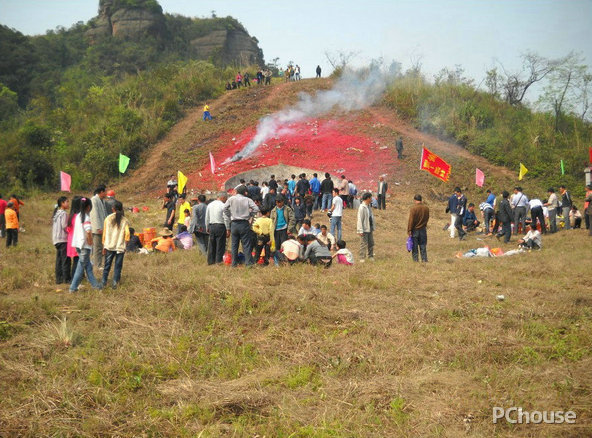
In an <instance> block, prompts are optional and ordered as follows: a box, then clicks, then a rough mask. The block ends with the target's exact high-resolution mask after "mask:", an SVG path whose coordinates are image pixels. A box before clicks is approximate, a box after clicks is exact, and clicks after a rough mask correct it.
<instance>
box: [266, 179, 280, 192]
mask: <svg viewBox="0 0 592 438" xmlns="http://www.w3.org/2000/svg"><path fill="white" fill-rule="evenodd" d="M267 185H268V187H269V188H270V189H276V191H277V188H278V183H277V181H276V180H275V179H270V180H269V183H268V184H267Z"/></svg>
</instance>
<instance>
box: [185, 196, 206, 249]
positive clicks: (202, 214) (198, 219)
mask: <svg viewBox="0 0 592 438" xmlns="http://www.w3.org/2000/svg"><path fill="white" fill-rule="evenodd" d="M207 209H208V206H207V204H206V197H205V195H199V196H198V197H197V204H195V205H194V206H193V213H192V215H191V224H189V232H190V233H193V234H195V239H196V240H197V246H198V247H199V250H200V251H201V252H202V254H203V255H205V256H207V254H208V240H209V236H208V233H207V232H206V210H207Z"/></svg>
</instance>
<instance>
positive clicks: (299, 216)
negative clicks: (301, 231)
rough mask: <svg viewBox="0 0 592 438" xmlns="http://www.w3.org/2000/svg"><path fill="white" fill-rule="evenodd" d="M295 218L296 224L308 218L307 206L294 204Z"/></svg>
mask: <svg viewBox="0 0 592 438" xmlns="http://www.w3.org/2000/svg"><path fill="white" fill-rule="evenodd" d="M294 217H295V218H296V222H300V221H303V220H304V218H305V217H306V205H304V203H303V202H301V203H300V205H296V204H294Z"/></svg>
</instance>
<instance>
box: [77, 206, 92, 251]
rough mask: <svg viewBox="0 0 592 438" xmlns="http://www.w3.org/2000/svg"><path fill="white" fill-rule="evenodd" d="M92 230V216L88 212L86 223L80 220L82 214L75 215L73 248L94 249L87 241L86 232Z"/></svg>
mask: <svg viewBox="0 0 592 438" xmlns="http://www.w3.org/2000/svg"><path fill="white" fill-rule="evenodd" d="M89 231H91V225H90V216H89V215H88V214H87V215H86V218H85V219H84V223H81V222H80V214H77V215H76V216H74V233H73V234H72V248H78V249H82V248H85V249H92V245H89V244H88V243H87V241H86V233H87V232H89Z"/></svg>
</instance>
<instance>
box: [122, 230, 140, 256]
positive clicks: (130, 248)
mask: <svg viewBox="0 0 592 438" xmlns="http://www.w3.org/2000/svg"><path fill="white" fill-rule="evenodd" d="M129 234H130V238H129V241H128V242H127V245H126V246H125V252H138V251H139V250H140V248H142V242H140V238H139V237H138V236H136V230H135V229H134V228H132V227H130V228H129Z"/></svg>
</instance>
